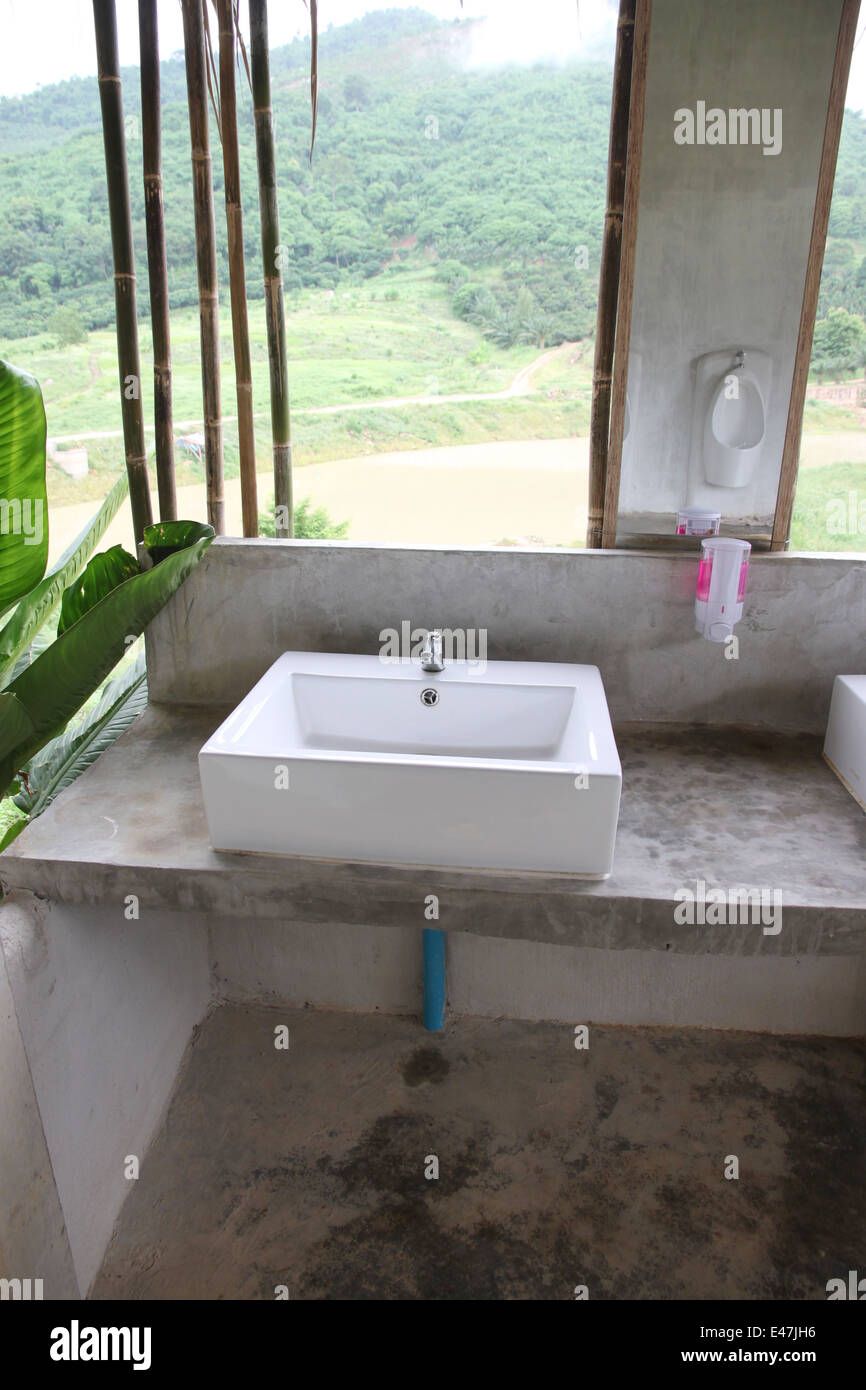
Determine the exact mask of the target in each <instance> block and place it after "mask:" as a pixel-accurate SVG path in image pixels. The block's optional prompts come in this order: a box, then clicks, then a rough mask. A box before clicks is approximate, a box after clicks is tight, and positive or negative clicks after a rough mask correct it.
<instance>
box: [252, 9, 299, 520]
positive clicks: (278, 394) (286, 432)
mask: <svg viewBox="0 0 866 1390" xmlns="http://www.w3.org/2000/svg"><path fill="white" fill-rule="evenodd" d="M250 66H251V79H252V88H253V111H254V115H255V127H256V158H257V161H258V175H259V213H260V216H261V224H262V261H263V263H264V276H265V315H266V320H267V329H268V365H269V377H270V391H271V433H272V435H273V444H274V504H275V507H276V520H277V525H276V534H277V536H291V535H293V534H294V518H293V514H292V436H291V416H290V408H289V364H288V359H287V357H286V315H285V304H284V301H283V278H282V274H281V270H280V250H279V247H280V214H279V207H278V204H277V174H276V160H275V155H274V119H273V112H272V110H271V74H270V59H269V57H268V7H267V0H250Z"/></svg>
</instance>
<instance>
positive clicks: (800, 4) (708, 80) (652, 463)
mask: <svg viewBox="0 0 866 1390" xmlns="http://www.w3.org/2000/svg"><path fill="white" fill-rule="evenodd" d="M840 12H841V3H840V0H823V3H820V4H816V3H814V0H762V3H761V4H755V3H754V0H726V3H724V4H719V3H718V0H689V3H688V4H683V2H682V0H654V4H653V14H652V26H651V31H650V52H649V66H648V70H647V99H646V123H645V127H644V149H643V162H642V167H641V183H640V202H639V214H638V235H637V256H636V263H635V288H634V306H633V323H632V339H631V347H632V351H633V352H635V353H637V354H639V355H640V359H641V372H640V397H639V401H638V403H637V409H636V411H634V412H633V413H632V417H631V421H632V428H631V432H630V439H629V443H628V450H627V453H626V455H625V457H624V460H623V478H622V488H621V493H620V512H621V513H665V512H666V513H671V512H674V511H676V509H677V507H678V506H680V505H682V504H683V502H685V501H686V500H687V499H686V486H687V472H688V460H689V436H690V425H691V416H692V365H693V363H694V361H695V359H696V358H698V357H699V356H702V355H703V354H704V353H707V352H711V351H714V350H715V349H727V348H736V347H743V348H747V349H748V348H752V349H759V350H762V351H764V352H766V353H768V354H770V356H771V358H772V360H773V385H772V390H771V396H770V400H769V402H768V406H769V410H768V416H767V431H766V438H765V444H764V453H763V456H762V458H761V460H760V462H759V466H758V472H757V475H756V478H755V481H754V483H753V484H752V485H751V486H750V487H747V488H743V489H727V488H725V489H720V488H709V487H706V488H704V489H703V490H702V491H700V490H697V491H694V492H692V493H691V494H690V495H689V497H688V500H689V501H691V502H694V503H696V504H698V505H702V506H715V507H716V508H718V509H719V510H721V511H722V513H723V515H726V516H731V517H733V516H737V517H771V516H772V514H773V510H774V506H775V498H776V489H777V484H778V476H779V466H780V462H781V453H782V443H783V440H784V434H785V419H786V414H787V409H788V398H789V395H790V388H791V376H792V371H793V362H794V348H795V345H796V341H797V329H798V324H799V315H800V304H801V299H802V294H803V282H804V277H805V270H806V257H807V251H808V246H809V236H810V231H811V222H812V210H813V206H814V200H815V191H816V186H817V179H818V165H819V161H820V154H821V142H822V138H823V132H824V121H825V118H826V112H827V100H828V94H829V89H830V79H831V74H832V69H833V57H834V50H835V44H836V33H837V29H838V24H839V16H840ZM698 100H703V101H705V102H706V105H707V107H708V108H709V107H720V108H722V109H724V110H728V109H729V108H731V107H747V108H749V107H757V108H758V109H761V108H768V109H769V110H771V111H772V110H774V109H775V108H781V109H782V112H783V117H782V149H781V152H780V153H779V154H778V155H771V156H766V155H764V154H763V152H762V149H761V148H760V147H759V146H753V145H737V144H735V145H713V146H710V145H698V144H695V145H679V144H676V143H675V142H674V137H673V131H674V112H675V111H676V110H677V109H679V108H681V107H690V108H691V110H692V111H694V110H695V106H696V102H697V101H698ZM747 365H748V362H747ZM637 529H640V528H639V527H637Z"/></svg>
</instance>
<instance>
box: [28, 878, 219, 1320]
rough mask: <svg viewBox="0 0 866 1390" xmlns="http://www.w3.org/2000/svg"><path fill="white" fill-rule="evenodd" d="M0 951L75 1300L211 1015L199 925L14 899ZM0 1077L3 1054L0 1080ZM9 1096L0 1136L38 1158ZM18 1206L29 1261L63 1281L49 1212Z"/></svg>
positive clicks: (41, 1205)
mask: <svg viewBox="0 0 866 1390" xmlns="http://www.w3.org/2000/svg"><path fill="white" fill-rule="evenodd" d="M179 927H180V929H179ZM0 947H2V953H3V955H4V956H5V961H6V969H7V970H8V974H9V982H10V984H11V987H12V994H13V996H14V1000H15V1010H16V1013H17V1019H18V1024H19V1027H20V1032H21V1038H22V1040H23V1045H24V1048H25V1049H26V1058H27V1062H28V1064H29V1073H30V1075H31V1076H32V1087H33V1092H34V1094H35V1098H36V1100H37V1102H38V1109H39V1113H40V1116H41V1124H42V1128H43V1130H44V1138H45V1143H46V1145H47V1150H48V1152H49V1153H50V1156H51V1163H52V1165H53V1173H54V1178H55V1180H56V1191H57V1195H58V1196H59V1206H60V1207H62V1212H63V1218H64V1220H65V1228H66V1235H67V1237H68V1242H69V1248H70V1250H71V1253H72V1260H73V1262H74V1267H75V1274H76V1276H77V1281H78V1286H79V1288H80V1290H81V1292H82V1294H84V1293H86V1292H87V1290H88V1288H89V1286H90V1284H91V1282H92V1280H93V1278H94V1276H95V1275H96V1272H97V1270H98V1268H99V1264H100V1261H101V1259H102V1255H103V1251H104V1250H105V1246H106V1244H107V1242H108V1239H109V1237H110V1235H111V1230H112V1227H113V1225H114V1221H115V1219H116V1217H117V1214H118V1212H119V1211H120V1207H121V1205H122V1203H123V1200H124V1198H125V1197H126V1194H127V1191H128V1188H129V1179H127V1178H126V1177H125V1176H124V1162H125V1159H126V1156H127V1155H128V1154H134V1155H137V1156H138V1157H139V1159H140V1158H142V1157H143V1155H144V1152H145V1150H146V1148H147V1145H148V1144H149V1142H150V1140H151V1138H152V1136H153V1134H154V1132H155V1130H156V1129H157V1128H158V1125H159V1122H160V1119H161V1117H162V1113H163V1110H164V1108H165V1105H166V1103H167V1101H168V1098H169V1095H170V1092H171V1089H172V1087H173V1085H174V1080H175V1077H176V1075H177V1071H178V1067H179V1065H180V1062H181V1058H182V1056H183V1053H184V1050H185V1048H186V1046H187V1044H188V1042H189V1040H190V1036H191V1033H192V1029H193V1027H194V1025H195V1024H196V1023H197V1022H198V1021H199V1019H200V1018H201V1017H202V1016H203V1014H204V1013H205V1011H206V1009H207V1007H208V1004H209V1001H210V970H209V963H208V953H207V938H206V933H205V931H204V928H203V925H202V924H201V923H198V922H196V921H195V920H186V921H181V919H178V918H177V917H174V916H170V915H169V914H148V913H145V914H144V915H143V917H142V920H140V921H126V920H125V917H124V908H123V904H122V903H119V904H118V907H117V910H116V911H110V910H107V909H101V910H99V911H87V910H83V909H80V908H67V907H63V906H60V905H57V904H52V905H50V906H48V905H46V904H44V903H39V902H38V901H37V900H35V899H32V898H28V897H26V896H21V897H18V898H16V897H14V896H13V897H12V898H10V899H7V900H5V901H4V902H3V903H2V904H0ZM0 1018H2V999H0ZM6 1028H7V1031H8V1024H7V1025H6ZM10 1065H14V1063H11V1062H10V1061H9V1060H8V1059H7V1058H6V1056H5V1054H4V1057H3V1073H2V1074H3V1075H4V1076H8V1071H7V1068H8V1067H9V1066H10ZM20 1065H23V1064H19V1071H20ZM15 1091H16V1092H17V1095H18V1097H19V1099H18V1101H17V1102H16V1103H15V1105H14V1112H13V1115H12V1117H11V1119H10V1124H9V1126H8V1127H7V1126H6V1125H3V1130H5V1131H6V1133H7V1134H11V1135H14V1136H15V1138H16V1142H20V1141H21V1139H22V1138H26V1137H27V1135H28V1134H30V1135H31V1137H30V1138H29V1139H28V1140H27V1143H28V1145H29V1147H30V1149H31V1150H32V1152H34V1153H36V1154H37V1157H38V1147H39V1145H38V1135H37V1136H35V1137H33V1134H32V1131H33V1125H34V1124H35V1120H34V1121H32V1122H31V1121H29V1120H28V1121H27V1122H26V1123H25V1117H27V1116H28V1115H31V1116H32V1114H33V1107H32V1106H31V1107H30V1109H29V1110H28V1108H27V1105H26V1081H25V1080H20V1081H19V1082H17V1083H16V1085H15ZM22 1097H23V1099H22ZM0 1118H2V1114H0ZM0 1133H2V1130H0ZM0 1143H2V1140H0ZM34 1161H36V1160H34ZM38 1162H39V1163H40V1164H41V1163H42V1162H43V1161H42V1160H41V1159H38ZM27 1201H28V1205H29V1207H30V1213H29V1215H28V1217H27V1225H28V1235H27V1239H28V1243H29V1245H30V1246H32V1247H33V1248H34V1250H38V1248H39V1246H40V1244H41V1245H43V1246H45V1247H46V1248H48V1246H49V1245H50V1248H51V1251H53V1252H55V1253H54V1254H53V1256H52V1258H55V1259H56V1261H57V1265H56V1266H55V1267H57V1268H58V1270H59V1273H58V1276H57V1277H58V1280H60V1278H61V1275H62V1272H63V1271H62V1263H61V1262H60V1255H59V1254H57V1253H56V1251H57V1247H58V1244H59V1243H60V1242H61V1235H60V1234H59V1233H58V1231H57V1229H56V1225H57V1221H56V1212H55V1211H54V1209H53V1208H52V1207H51V1203H50V1201H48V1199H46V1198H45V1197H44V1195H39V1194H36V1193H33V1194H31V1196H30V1197H29V1198H27ZM0 1205H3V1206H5V1205H6V1200H5V1192H4V1202H3V1203H2V1204H0ZM40 1213H41V1215H40ZM40 1222H41V1226H42V1227H43V1228H45V1233H44V1235H40ZM0 1234H2V1235H3V1236H4V1247H6V1251H7V1254H6V1257H7V1260H8V1259H9V1258H10V1254H9V1250H8V1243H7V1240H6V1239H5V1235H6V1233H5V1231H2V1232H0ZM34 1258H35V1256H34ZM33 1272H34V1273H35V1274H37V1275H38V1274H40V1273H41V1271H40V1270H38V1269H37V1270H35V1271H33ZM22 1273H23V1274H25V1275H26V1274H29V1273H31V1271H30V1270H23V1271H22ZM46 1296H51V1295H50V1294H49V1292H48V1289H46ZM54 1296H58V1295H57V1294H56V1293H55V1294H54Z"/></svg>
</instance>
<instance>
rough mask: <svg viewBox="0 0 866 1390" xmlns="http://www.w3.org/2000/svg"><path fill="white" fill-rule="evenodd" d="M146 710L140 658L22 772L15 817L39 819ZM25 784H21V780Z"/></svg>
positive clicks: (14, 799) (143, 666) (145, 677)
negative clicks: (22, 812)
mask: <svg viewBox="0 0 866 1390" xmlns="http://www.w3.org/2000/svg"><path fill="white" fill-rule="evenodd" d="M146 705H147V671H146V669H145V664H144V652H142V653H141V655H140V656H139V657H138V659H137V660H136V661H134V662H133V663H132V665H131V666H130V667H129V668H128V670H126V671H124V672H123V674H122V675H120V676H116V677H115V678H114V680H111V681H109V682H108V684H107V685H106V687H105V689H104V690H103V692H102V696H101V698H100V700H99V703H98V704H97V705H96V706H95V708H94V709H92V710H88V711H87V713H86V714H85V716H84V718H83V719H81V720H79V722H78V723H76V724H74V725H73V726H72V728H70V729H67V730H66V732H65V733H63V734H61V735H60V737H59V738H55V739H52V740H51V742H50V743H48V744H46V745H45V747H44V748H43V749H42V750H41V752H39V753H37V755H36V757H35V758H31V759H30V762H29V763H28V764H27V766H26V767H24V768H23V769H22V771H23V773H24V778H23V779H22V790H21V791H20V792H19V793H18V795H17V796H15V797H13V801H14V803H15V805H16V806H17V807H18V809H19V810H20V811H25V812H27V814H28V815H29V816H31V817H33V816H38V815H41V813H42V812H43V811H44V810H45V808H46V806H50V804H51V802H52V801H53V800H54V798H55V797H56V796H57V795H59V793H60V792H62V791H63V790H64V788H66V787H68V786H69V784H70V783H71V782H74V781H75V779H76V777H80V776H81V773H82V772H85V771H86V770H87V768H89V767H90V764H91V763H93V762H95V761H96V759H97V758H98V757H99V755H100V753H102V752H104V751H105V749H106V748H108V746H109V745H110V744H112V743H113V742H114V740H115V739H116V738H119V737H120V735H121V734H122V733H124V731H125V730H126V729H128V728H129V725H130V724H131V723H132V721H133V719H135V718H136V716H137V715H139V714H141V713H142V711H143V710H144V708H145V706H146ZM24 779H26V781H25V780H24Z"/></svg>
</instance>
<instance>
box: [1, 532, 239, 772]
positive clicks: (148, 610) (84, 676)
mask: <svg viewBox="0 0 866 1390" xmlns="http://www.w3.org/2000/svg"><path fill="white" fill-rule="evenodd" d="M205 529H206V530H207V531H208V532H209V534H207V535H205V536H203V537H202V538H201V539H200V540H198V541H195V542H194V543H193V545H191V546H189V547H188V548H187V549H186V550H180V551H176V552H175V553H174V554H172V555H169V556H168V557H167V558H166V559H165V560H163V561H162V563H161V564H159V565H154V567H153V568H152V569H149V570H145V571H144V572H143V573H141V574H136V575H134V576H133V577H132V578H131V579H127V580H125V581H124V583H122V584H119V585H118V586H117V588H116V589H112V591H111V593H109V594H106V596H105V598H103V599H101V600H100V601H99V603H97V604H96V605H95V606H94V607H93V608H91V609H89V611H88V612H86V613H85V614H84V615H83V616H82V617H81V618H79V619H78V622H76V623H73V625H72V627H70V628H67V630H66V631H65V632H64V633H62V635H61V636H60V637H58V638H57V641H56V642H54V643H53V645H52V646H51V647H49V648H48V650H47V651H46V652H43V653H42V655H41V656H39V657H37V658H36V660H35V661H34V662H33V664H32V665H31V666H28V667H27V668H26V669H25V670H24V671H22V672H21V674H20V675H18V676H16V678H15V680H14V681H13V682H12V683H11V685H10V686H9V687H8V688H7V690H6V691H5V692H4V694H6V695H10V696H14V698H15V699H16V700H17V701H18V702H19V704H20V705H21V706H22V707H23V709H24V711H25V713H26V715H27V716H28V717H29V720H30V723H31V724H32V727H33V733H32V735H31V736H30V737H29V738H28V737H26V736H25V737H24V738H23V739H17V738H16V737H15V736H14V733H13V734H12V735H10V731H9V730H8V729H7V727H6V721H0V794H2V793H3V792H5V791H6V789H7V788H8V786H9V784H10V782H11V781H12V779H13V776H14V774H15V772H16V771H17V769H18V768H20V767H23V766H24V764H25V763H26V762H28V761H29V759H30V758H32V757H33V755H34V754H35V753H37V752H38V751H39V749H40V748H43V747H44V746H45V744H46V743H47V742H48V741H49V740H50V739H52V738H56V737H58V735H60V734H61V733H62V732H63V730H64V729H65V727H66V725H67V724H68V722H69V720H70V719H71V718H72V716H73V714H75V712H76V711H77V710H78V709H80V707H81V706H82V705H83V704H84V702H85V700H87V699H88V698H89V696H90V695H92V694H93V692H94V690H96V689H97V688H98V687H99V685H100V684H101V682H102V681H103V680H104V679H105V677H106V676H107V675H108V673H109V672H110V671H111V670H112V669H113V667H114V666H116V665H117V662H118V661H119V660H120V658H121V657H122V656H123V654H124V652H125V651H126V649H127V645H128V641H129V638H130V637H138V636H140V635H141V633H142V632H143V631H144V629H145V628H146V627H147V625H148V623H149V622H150V621H151V619H152V618H154V617H155V616H156V614H157V613H158V612H159V610H160V609H161V608H162V607H163V605H164V604H165V603H167V601H168V599H169V598H170V597H171V595H172V594H173V593H174V591H175V589H178V588H180V586H181V584H182V583H183V582H184V580H185V579H186V578H187V576H188V575H189V574H190V573H191V572H192V570H194V569H195V567H196V565H197V564H198V562H199V560H200V559H201V557H202V555H203V554H204V552H205V550H206V549H207V548H208V546H209V545H210V543H211V541H212V540H213V535H214V533H213V529H212V528H211V527H207V528H205Z"/></svg>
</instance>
